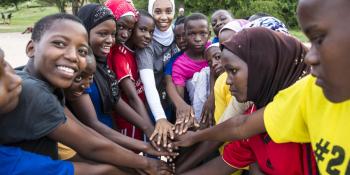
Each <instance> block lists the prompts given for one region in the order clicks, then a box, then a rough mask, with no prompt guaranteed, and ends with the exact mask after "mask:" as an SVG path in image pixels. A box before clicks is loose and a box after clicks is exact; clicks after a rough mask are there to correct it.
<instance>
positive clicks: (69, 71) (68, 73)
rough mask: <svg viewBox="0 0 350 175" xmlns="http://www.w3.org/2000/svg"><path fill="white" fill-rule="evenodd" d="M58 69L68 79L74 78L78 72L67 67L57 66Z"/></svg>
mask: <svg viewBox="0 0 350 175" xmlns="http://www.w3.org/2000/svg"><path fill="white" fill-rule="evenodd" d="M57 69H58V70H59V71H60V72H61V73H63V74H64V75H65V76H67V78H72V77H74V73H75V72H76V71H75V70H74V69H73V68H70V67H67V66H57Z"/></svg>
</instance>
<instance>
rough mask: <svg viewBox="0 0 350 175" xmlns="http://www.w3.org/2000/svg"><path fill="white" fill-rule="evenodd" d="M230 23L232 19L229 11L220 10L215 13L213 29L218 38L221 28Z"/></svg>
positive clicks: (212, 21) (212, 20) (212, 23)
mask: <svg viewBox="0 0 350 175" xmlns="http://www.w3.org/2000/svg"><path fill="white" fill-rule="evenodd" d="M230 21H232V17H231V15H230V14H229V13H228V12H227V11H225V10H219V11H217V12H216V13H214V14H213V15H212V17H211V26H212V27H213V30H214V33H215V35H216V36H218V34H219V31H220V30H221V28H222V27H224V25H225V24H227V23H228V22H230Z"/></svg>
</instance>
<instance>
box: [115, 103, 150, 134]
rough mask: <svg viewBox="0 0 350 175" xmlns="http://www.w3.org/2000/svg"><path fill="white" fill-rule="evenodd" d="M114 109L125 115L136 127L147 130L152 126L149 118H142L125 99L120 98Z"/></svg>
mask: <svg viewBox="0 0 350 175" xmlns="http://www.w3.org/2000/svg"><path fill="white" fill-rule="evenodd" d="M113 108H114V110H115V111H116V112H117V113H118V114H120V115H121V116H123V118H125V119H126V120H127V121H129V122H130V123H132V124H133V125H135V126H136V127H138V128H140V129H142V130H147V129H148V127H151V126H150V123H148V120H145V119H144V118H142V117H141V116H140V115H139V114H138V113H137V112H136V111H134V109H132V108H131V107H130V106H129V105H128V104H127V103H126V102H125V101H124V100H123V99H119V101H118V102H117V104H115V105H114V106H113Z"/></svg>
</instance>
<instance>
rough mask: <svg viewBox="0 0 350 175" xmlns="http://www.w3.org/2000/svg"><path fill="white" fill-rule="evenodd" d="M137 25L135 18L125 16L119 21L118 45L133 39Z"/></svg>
mask: <svg viewBox="0 0 350 175" xmlns="http://www.w3.org/2000/svg"><path fill="white" fill-rule="evenodd" d="M135 23H136V19H135V17H133V16H131V15H128V16H123V17H121V18H120V19H119V20H118V21H117V36H116V42H117V43H125V42H126V41H128V39H129V38H130V37H131V34H132V31H133V30H134V27H135Z"/></svg>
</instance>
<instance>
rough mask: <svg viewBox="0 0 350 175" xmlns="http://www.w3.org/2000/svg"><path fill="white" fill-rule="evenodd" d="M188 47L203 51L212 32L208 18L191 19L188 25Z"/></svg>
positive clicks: (195, 50)
mask: <svg viewBox="0 0 350 175" xmlns="http://www.w3.org/2000/svg"><path fill="white" fill-rule="evenodd" d="M185 31H186V41H187V47H188V48H189V49H191V50H193V51H194V52H197V53H198V52H203V51H204V49H205V45H206V44H207V42H208V39H209V36H210V32H209V29H208V22H207V21H206V20H191V21H188V23H187V25H186V29H185Z"/></svg>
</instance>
